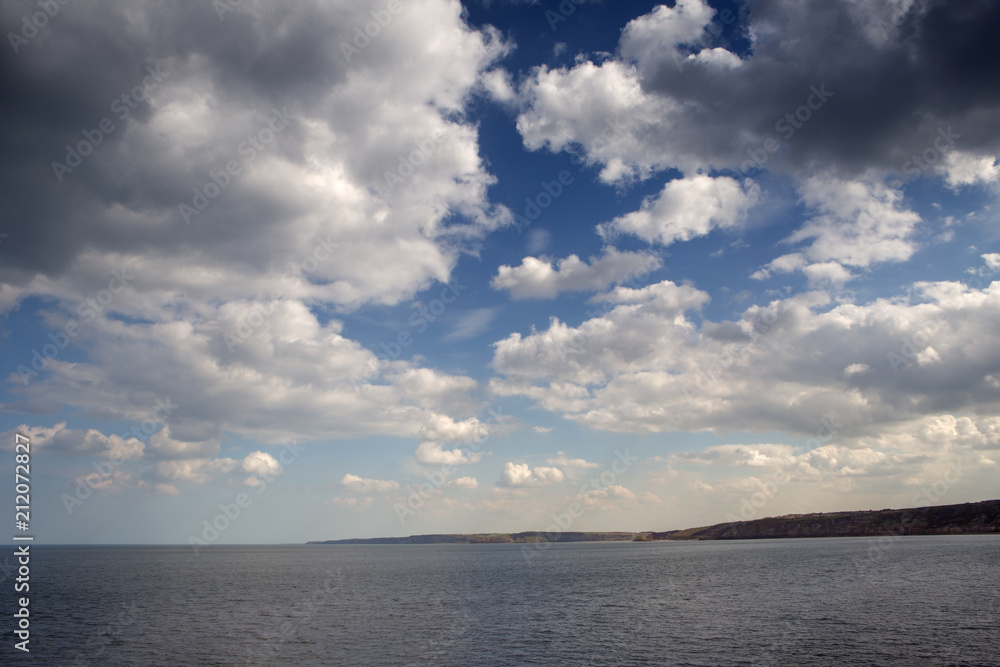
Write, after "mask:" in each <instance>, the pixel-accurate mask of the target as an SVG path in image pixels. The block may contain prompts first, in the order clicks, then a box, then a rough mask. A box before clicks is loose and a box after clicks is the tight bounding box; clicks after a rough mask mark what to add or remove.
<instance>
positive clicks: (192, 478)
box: [149, 458, 240, 484]
mask: <svg viewBox="0 0 1000 667" xmlns="http://www.w3.org/2000/svg"><path fill="white" fill-rule="evenodd" d="M239 467H240V462H239V461H237V460H235V459H230V458H222V459H178V460H174V461H161V462H159V463H157V464H155V465H154V466H153V467H152V468H150V470H149V473H150V474H151V475H152V476H153V477H154V478H155V479H159V480H169V481H179V482H193V483H195V484H205V483H207V482H209V481H211V480H212V479H213V478H214V477H215V476H216V475H225V474H228V473H230V472H233V471H234V470H236V469H237V468H239Z"/></svg>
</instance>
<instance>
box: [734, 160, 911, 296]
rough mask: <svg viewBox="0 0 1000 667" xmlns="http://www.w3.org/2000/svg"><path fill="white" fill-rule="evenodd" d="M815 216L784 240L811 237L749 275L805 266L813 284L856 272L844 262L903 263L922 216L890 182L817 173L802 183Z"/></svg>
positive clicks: (765, 275)
mask: <svg viewBox="0 0 1000 667" xmlns="http://www.w3.org/2000/svg"><path fill="white" fill-rule="evenodd" d="M799 192H800V193H801V195H802V203H803V204H804V205H805V206H806V207H807V208H808V209H810V211H811V217H810V218H809V220H807V221H806V222H805V223H804V224H803V225H802V226H801V227H800V228H799V229H798V230H797V231H796V232H795V233H793V234H791V235H790V236H789V237H788V238H787V239H785V243H800V242H802V241H810V243H809V244H808V245H806V246H805V247H803V248H802V249H801V250H799V251H798V252H794V253H789V254H785V255H782V256H780V257H778V258H776V259H774V260H772V261H771V262H770V263H769V264H767V265H766V266H765V267H763V268H761V269H760V270H758V271H756V272H755V273H754V274H752V275H751V276H750V277H751V278H754V279H758V280H759V279H766V278H769V277H770V276H771V274H772V273H788V272H791V271H802V272H804V273H805V274H806V276H807V277H808V278H809V282H810V284H812V285H822V284H824V283H831V284H836V285H839V284H842V283H844V282H846V281H848V280H850V279H851V278H852V277H853V276H852V274H851V272H850V271H849V270H848V269H846V268H844V265H847V266H853V267H858V268H863V269H864V268H868V267H870V266H873V265H875V264H880V263H883V262H903V261H906V260H908V259H909V258H910V257H911V256H912V255H913V253H914V252H915V251H916V248H917V245H916V242H915V241H914V240H913V238H912V237H913V234H914V232H915V231H916V227H917V223H919V222H920V216H919V215H917V213H915V212H914V211H911V210H909V209H906V208H904V207H903V206H902V199H903V196H902V193H901V192H899V191H898V190H893V189H891V188H889V187H887V186H885V185H882V184H879V183H875V182H865V181H845V180H841V179H837V178H831V177H825V176H816V177H812V178H808V179H806V180H805V181H804V182H803V183H802V184H801V185H800V186H799Z"/></svg>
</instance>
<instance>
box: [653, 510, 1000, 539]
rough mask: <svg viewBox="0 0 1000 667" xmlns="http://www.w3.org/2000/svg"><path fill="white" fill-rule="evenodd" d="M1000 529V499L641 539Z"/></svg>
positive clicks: (775, 520)
mask: <svg viewBox="0 0 1000 667" xmlns="http://www.w3.org/2000/svg"><path fill="white" fill-rule="evenodd" d="M997 532H1000V500H986V501H983V502H979V503H963V504H961V505H938V506H936V507H914V508H911V509H903V510H874V511H871V510H870V511H861V512H829V513H823V514H788V515H785V516H777V517H769V518H767V519H755V520H753V521H735V522H733V523H720V524H716V525H714V526H706V527H702V528H686V529H684V530H669V531H666V532H663V533H656V532H652V533H642V534H641V535H639V536H637V538H636V539H638V540H753V539H766V538H776V537H865V536H877V535H960V534H969V533H997Z"/></svg>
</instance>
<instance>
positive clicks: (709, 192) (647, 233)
mask: <svg viewBox="0 0 1000 667" xmlns="http://www.w3.org/2000/svg"><path fill="white" fill-rule="evenodd" d="M759 196H760V188H759V187H757V185H756V184H755V183H754V182H753V181H750V180H749V179H748V180H747V181H746V182H744V183H743V184H742V185H741V184H740V183H739V182H738V181H737V180H735V179H733V178H730V177H728V176H720V177H717V178H712V177H710V176H705V175H697V176H691V177H688V178H679V179H676V180H673V181H669V182H668V183H667V184H666V185H665V186H663V190H662V191H661V192H660V193H659V194H658V195H656V196H655V197H647V198H646V199H644V200H643V202H642V207H641V208H640V209H639V210H638V211H633V212H632V213H626V214H625V215H623V216H619V217H617V218H615V219H614V220H613V221H611V222H609V223H605V224H602V225H599V226H598V231H599V232H600V234H601V236H603V237H604V238H605V239H608V238H611V237H614V236H615V235H618V234H632V235H634V236H638V237H639V238H641V239H643V240H644V241H647V242H649V243H658V244H661V245H665V246H666V245H670V244H672V243H674V242H676V241H690V240H691V239H693V238H695V237H696V236H704V235H706V234H708V233H709V232H710V231H712V229H714V228H716V227H722V228H725V227H733V226H735V225H738V224H739V223H740V222H742V221H743V220H744V218H745V217H746V214H747V211H748V210H749V208H750V207H751V206H753V204H754V203H755V202H756V201H757V200H758V198H759Z"/></svg>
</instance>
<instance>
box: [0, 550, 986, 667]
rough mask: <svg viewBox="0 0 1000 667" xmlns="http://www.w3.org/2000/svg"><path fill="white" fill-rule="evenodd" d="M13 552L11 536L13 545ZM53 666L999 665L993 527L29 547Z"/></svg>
mask: <svg viewBox="0 0 1000 667" xmlns="http://www.w3.org/2000/svg"><path fill="white" fill-rule="evenodd" d="M9 549H10V551H11V552H13V547H9ZM31 566H32V572H31V591H30V596H31V614H32V616H31V618H32V625H31V633H32V641H31V648H32V652H31V655H30V656H24V655H23V654H21V653H20V652H17V651H14V650H13V647H12V644H13V641H15V640H14V639H13V635H12V634H11V630H12V627H13V626H12V624H11V622H10V620H11V616H10V614H12V613H13V611H14V608H13V600H12V594H11V589H12V579H11V578H8V579H7V581H5V582H4V583H3V587H4V589H5V590H4V594H3V595H2V596H0V599H2V600H3V605H4V608H3V617H4V619H5V621H4V623H3V634H4V645H3V647H2V649H0V658H2V660H0V662H2V663H3V664H4V665H7V664H26V663H33V664H52V665H75V664H84V665H89V664H94V665H239V664H263V665H274V664H290V665H423V664H440V665H523V664H567V665H577V664H582V665H1000V590H998V579H1000V536H994V535H989V536H985V535H984V536H975V535H973V536H954V537H904V538H894V539H890V538H882V539H881V540H880V541H876V540H871V539H866V538H836V539H797V540H755V541H739V542H671V543H662V542H660V543H582V544H555V545H552V546H550V547H549V548H548V549H545V550H544V551H542V552H539V553H538V554H537V556H536V557H533V558H531V559H530V564H529V562H528V559H526V558H525V555H524V553H523V547H522V546H521V545H507V544H496V545H490V544H483V545H405V546H246V547H212V548H207V549H203V550H202V551H201V553H200V554H199V555H198V556H195V555H194V553H193V552H192V549H190V548H188V547H43V546H35V547H32V562H31Z"/></svg>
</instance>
